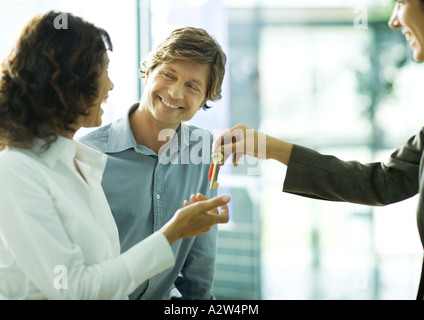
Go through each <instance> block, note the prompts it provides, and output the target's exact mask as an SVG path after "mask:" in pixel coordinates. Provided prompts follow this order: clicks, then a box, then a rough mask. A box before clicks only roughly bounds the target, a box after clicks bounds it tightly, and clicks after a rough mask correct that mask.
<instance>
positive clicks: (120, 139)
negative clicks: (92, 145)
mask: <svg viewBox="0 0 424 320" xmlns="http://www.w3.org/2000/svg"><path fill="white" fill-rule="evenodd" d="M139 105H140V104H139V103H136V104H134V105H132V106H131V108H130V109H129V110H128V112H127V114H126V115H125V116H124V117H122V118H120V119H118V120H116V121H114V122H113V123H112V124H111V128H110V134H109V140H108V144H107V146H106V149H105V152H106V153H117V152H122V151H125V150H128V149H134V150H137V149H139V148H138V146H137V142H136V141H135V138H134V135H133V133H132V131H131V126H130V115H131V114H132V113H133V112H134V111H135V110H136V109H137V108H138V107H139ZM190 134H191V132H190V126H189V125H188V124H185V123H181V125H180V126H179V127H178V129H177V134H176V135H174V137H173V140H174V139H178V149H179V150H181V148H184V147H188V146H189V145H190V144H191V143H192V142H195V141H192V142H190Z"/></svg>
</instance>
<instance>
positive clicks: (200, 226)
mask: <svg viewBox="0 0 424 320" xmlns="http://www.w3.org/2000/svg"><path fill="white" fill-rule="evenodd" d="M190 201H191V202H192V203H191V204H189V202H188V201H184V208H182V209H179V210H178V211H177V212H175V214H174V216H173V217H172V219H171V220H169V221H168V223H166V224H165V225H164V226H163V227H162V228H161V232H162V233H163V234H164V235H165V237H166V238H167V239H168V242H169V244H170V245H172V244H173V243H174V242H175V241H176V240H178V239H182V238H188V237H194V236H199V235H202V234H203V233H205V232H208V231H209V230H210V228H211V227H212V226H213V225H215V224H217V223H227V222H228V221H229V219H230V218H229V213H228V206H227V203H228V202H229V201H230V197H229V196H221V197H215V198H212V199H208V198H206V197H205V196H204V195H202V194H200V193H198V194H197V195H196V196H194V195H192V196H191V198H190Z"/></svg>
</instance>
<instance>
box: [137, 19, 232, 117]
mask: <svg viewBox="0 0 424 320" xmlns="http://www.w3.org/2000/svg"><path fill="white" fill-rule="evenodd" d="M226 59H227V58H226V55H225V53H224V52H223V51H222V48H221V46H220V44H219V43H218V42H217V41H216V40H215V39H214V38H213V37H212V36H210V35H209V34H208V33H207V32H206V30H204V29H201V28H192V27H186V28H180V29H176V30H174V31H173V32H172V33H171V34H170V35H169V36H168V37H167V38H166V39H165V40H164V41H163V42H162V43H161V44H160V45H159V46H158V47H157V48H156V49H155V50H153V51H152V52H150V54H149V55H148V56H147V57H146V58H145V59H144V60H143V61H141V68H140V69H139V75H140V77H141V78H144V77H145V75H146V72H147V70H153V69H154V68H156V67H157V66H158V65H159V64H162V63H167V62H170V61H174V60H188V61H193V62H197V63H202V64H205V65H208V66H210V78H209V85H208V88H207V92H206V99H207V100H211V101H216V100H219V99H221V87H222V83H223V80H224V75H225V63H226ZM209 108H210V107H209V106H208V105H207V104H206V103H205V104H204V105H203V109H209Z"/></svg>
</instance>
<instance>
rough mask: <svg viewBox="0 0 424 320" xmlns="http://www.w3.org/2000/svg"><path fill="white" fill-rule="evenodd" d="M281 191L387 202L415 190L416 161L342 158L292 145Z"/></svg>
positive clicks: (402, 198) (399, 198)
mask: <svg viewBox="0 0 424 320" xmlns="http://www.w3.org/2000/svg"><path fill="white" fill-rule="evenodd" d="M291 154H292V156H291V159H290V165H289V166H288V168H287V174H286V178H285V182H284V188H283V191H285V192H288V193H293V194H297V195H301V196H307V197H311V198H317V199H323V200H332V201H345V202H353V203H360V204H366V205H386V204H389V203H394V202H398V201H401V200H404V199H406V198H409V197H411V196H413V195H414V194H416V193H417V191H418V185H417V177H418V163H414V162H406V161H401V159H399V158H395V157H394V156H392V158H391V160H390V161H389V162H388V163H387V164H383V163H379V162H376V163H368V164H361V163H359V162H357V161H342V160H340V159H338V158H336V157H334V156H329V155H322V154H320V153H318V152H315V151H313V150H310V149H308V148H304V147H301V146H294V147H293V149H292V153H291Z"/></svg>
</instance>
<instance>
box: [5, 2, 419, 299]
mask: <svg viewBox="0 0 424 320" xmlns="http://www.w3.org/2000/svg"><path fill="white" fill-rule="evenodd" d="M393 4H394V1H392V0H368V1H367V0H363V1H357V0H320V1H316V0H314V1H312V0H297V1H288V0H260V1H259V0H154V1H152V0H120V1H117V0H0V56H1V58H3V57H5V56H6V55H7V54H8V53H9V51H10V50H11V48H12V45H13V42H14V40H15V39H16V37H17V36H18V35H19V32H20V30H21V28H22V26H23V25H24V24H25V22H26V21H27V20H28V19H29V18H31V17H32V16H33V15H35V14H37V13H43V12H45V11H47V10H50V9H56V10H64V11H69V12H72V13H74V14H76V15H79V16H82V17H84V18H86V19H87V20H89V21H91V22H93V23H95V24H96V25H98V26H101V27H103V28H105V29H106V30H107V31H108V32H109V33H110V35H111V37H112V41H113V45H114V51H113V52H112V53H111V54H110V59H111V62H110V68H109V74H110V76H111V78H112V80H113V81H114V84H115V88H114V90H113V91H112V92H111V93H110V98H109V102H108V104H107V105H106V106H105V107H104V109H105V114H104V116H103V123H104V124H106V123H108V122H110V121H113V120H115V119H116V118H118V117H120V116H122V115H123V114H125V112H126V111H127V109H128V108H129V107H130V105H131V104H133V103H134V102H137V101H138V100H139V98H140V96H141V94H142V90H143V87H142V85H141V82H140V80H139V79H138V75H137V70H138V67H139V62H140V59H141V58H142V57H144V56H145V55H146V54H147V53H148V52H149V51H150V50H151V48H152V47H154V46H156V45H157V44H158V43H159V42H161V41H162V40H164V38H165V37H166V36H167V35H168V34H169V33H170V32H171V31H172V30H174V29H176V28H178V27H183V26H194V27H201V28H204V29H206V30H207V31H208V32H209V33H210V34H211V35H213V36H214V37H215V38H216V39H217V40H218V42H219V43H220V44H221V45H222V47H223V49H224V51H225V52H226V54H227V57H228V63H227V70H226V78H225V82H224V88H223V99H222V100H220V101H218V102H215V103H213V108H212V109H211V110H208V111H203V110H201V111H199V112H198V113H197V115H196V116H195V117H194V118H193V119H192V121H191V122H192V123H193V124H196V125H198V126H201V127H205V128H207V129H209V130H210V131H211V132H214V133H216V134H217V133H219V132H221V131H222V130H223V129H225V128H228V127H230V126H232V125H235V124H237V123H239V122H242V123H245V124H246V125H248V126H251V127H253V128H258V129H260V130H261V131H263V132H265V133H267V134H269V135H272V136H275V137H278V138H281V139H285V140H287V141H290V142H293V143H297V144H301V145H304V146H307V147H311V148H313V149H316V150H318V151H320V152H323V153H330V154H333V155H336V156H338V157H339V158H341V159H343V160H351V159H355V160H359V161H362V162H369V161H376V160H378V161H380V160H381V161H385V159H387V157H388V155H389V154H390V153H391V152H393V151H394V150H395V149H397V148H398V147H400V146H401V145H402V144H403V143H404V142H406V141H407V139H409V137H411V136H412V135H414V134H416V133H418V132H419V131H420V129H421V127H422V124H423V122H424V111H423V110H422V109H423V105H422V104H423V101H424V90H422V79H423V77H424V69H423V66H422V65H418V64H416V63H414V62H413V61H412V59H411V55H410V52H409V49H408V47H407V43H406V41H405V39H404V37H403V36H402V35H401V33H400V31H398V30H391V29H389V27H388V26H387V21H388V18H389V16H390V14H391V10H392V8H393ZM420 114H422V115H423V116H422V117H421V116H419V115H420ZM417 115H418V116H417ZM83 133H85V132H84V131H81V132H79V133H78V134H83ZM285 170H286V168H285V167H284V166H283V165H282V164H280V163H277V162H275V161H272V160H269V161H255V160H254V159H251V158H245V159H244V163H243V164H241V165H239V166H238V167H237V168H232V167H231V166H230V165H229V164H228V165H226V166H224V167H223V168H222V169H221V173H220V177H219V182H220V189H219V193H221V194H224V193H231V195H232V198H233V200H232V208H231V214H232V217H231V222H230V223H229V224H228V225H226V226H221V227H220V234H219V248H218V264H217V271H216V280H215V285H214V286H215V287H214V292H215V295H216V296H217V298H218V299H240V300H243V299H247V300H248V299H266V300H270V299H294V300H296V299H321V300H325V299H347V300H349V299H369V300H384V299H415V296H416V291H417V288H418V281H419V275H420V269H421V262H422V248H421V244H420V240H419V236H418V231H417V228H416V220H415V219H416V218H415V207H416V205H417V198H416V197H414V198H411V199H409V200H406V201H403V202H401V203H397V204H394V205H391V206H387V207H381V208H380V207H379V208H373V207H366V206H361V205H353V204H345V203H329V202H325V201H318V200H310V199H305V198H301V197H297V196H293V195H289V194H285V193H283V192H282V187H283V182H284V177H285Z"/></svg>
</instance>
